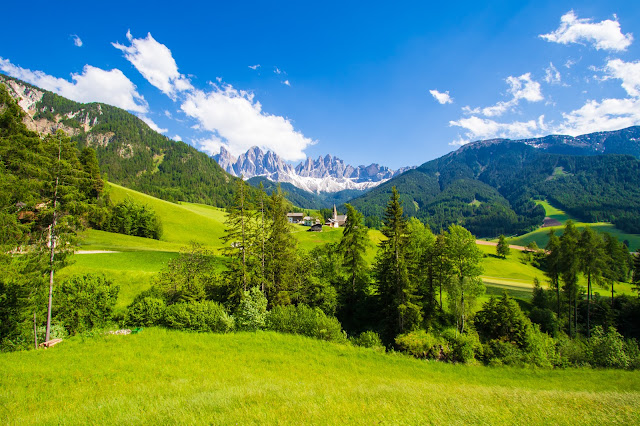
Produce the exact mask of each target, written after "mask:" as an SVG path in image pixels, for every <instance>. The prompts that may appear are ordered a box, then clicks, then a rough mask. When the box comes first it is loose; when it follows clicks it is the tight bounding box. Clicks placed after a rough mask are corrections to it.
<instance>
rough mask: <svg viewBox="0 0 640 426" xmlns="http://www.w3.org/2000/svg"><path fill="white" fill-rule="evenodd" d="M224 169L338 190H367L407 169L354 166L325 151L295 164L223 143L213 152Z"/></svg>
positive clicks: (304, 186)
mask: <svg viewBox="0 0 640 426" xmlns="http://www.w3.org/2000/svg"><path fill="white" fill-rule="evenodd" d="M213 159H214V160H216V161H217V162H218V164H219V165H220V167H222V168H223V169H224V170H225V171H226V172H227V173H230V174H232V175H234V176H242V177H244V178H245V179H251V178H253V177H256V176H264V177H266V178H268V179H269V180H271V181H274V182H288V183H291V184H293V185H294V186H296V187H298V188H300V189H303V190H305V191H309V192H316V193H320V192H338V191H343V190H346V189H356V190H367V189H370V188H374V187H376V186H378V185H379V184H381V183H383V182H386V181H387V180H389V179H391V178H392V177H394V176H397V175H399V174H401V173H403V172H405V171H407V170H409V169H411V168H410V167H403V168H401V169H398V170H395V171H394V170H391V169H390V168H388V167H385V166H380V165H379V164H370V165H369V166H358V167H354V166H352V165H350V164H345V162H344V161H343V160H341V159H340V158H338V157H334V156H331V155H326V156H325V157H318V158H317V159H316V160H313V159H311V158H310V157H307V159H306V160H305V161H303V162H301V163H300V164H298V165H297V166H296V167H293V166H292V165H291V164H288V163H286V162H285V161H283V160H282V159H281V158H280V157H279V156H278V155H277V154H275V153H274V152H272V151H267V152H263V151H262V150H261V149H260V148H259V147H257V146H254V147H251V148H249V150H248V151H247V152H245V153H243V154H240V156H238V158H235V157H234V156H233V155H231V153H229V151H227V150H226V149H225V148H224V147H221V148H220V154H217V155H214V156H213Z"/></svg>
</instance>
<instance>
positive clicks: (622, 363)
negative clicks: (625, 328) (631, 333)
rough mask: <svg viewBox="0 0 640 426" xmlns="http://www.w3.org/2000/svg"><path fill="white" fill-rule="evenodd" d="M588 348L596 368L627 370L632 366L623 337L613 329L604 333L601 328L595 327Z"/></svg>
mask: <svg viewBox="0 0 640 426" xmlns="http://www.w3.org/2000/svg"><path fill="white" fill-rule="evenodd" d="M587 347H588V350H589V352H590V357H589V358H590V359H591V361H592V363H593V365H594V366H596V367H606V368H627V367H628V366H629V364H630V361H631V360H630V359H629V356H628V355H627V354H626V352H625V342H624V340H623V338H622V335H621V334H620V333H618V332H617V331H616V330H615V329H613V328H610V329H609V330H608V331H604V330H603V328H602V327H600V326H596V327H594V329H593V331H592V333H591V338H590V339H589V343H588V345H587Z"/></svg>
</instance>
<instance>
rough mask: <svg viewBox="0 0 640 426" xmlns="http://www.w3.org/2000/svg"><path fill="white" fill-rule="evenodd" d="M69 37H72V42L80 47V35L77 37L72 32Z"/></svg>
mask: <svg viewBox="0 0 640 426" xmlns="http://www.w3.org/2000/svg"><path fill="white" fill-rule="evenodd" d="M71 38H73V44H75V45H76V47H82V40H81V39H80V37H78V36H77V35H75V34H73V35H71Z"/></svg>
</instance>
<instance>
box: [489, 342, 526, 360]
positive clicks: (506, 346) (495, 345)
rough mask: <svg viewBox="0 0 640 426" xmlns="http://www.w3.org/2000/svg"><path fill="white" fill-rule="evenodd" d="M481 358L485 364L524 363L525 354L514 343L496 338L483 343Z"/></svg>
mask: <svg viewBox="0 0 640 426" xmlns="http://www.w3.org/2000/svg"><path fill="white" fill-rule="evenodd" d="M483 359H484V362H485V364H488V365H491V366H498V365H516V366H523V365H524V364H525V354H524V352H523V351H522V350H521V349H520V348H518V346H517V345H516V344H515V343H513V342H505V341H503V340H497V339H494V340H490V341H488V342H487V343H485V344H484V346H483Z"/></svg>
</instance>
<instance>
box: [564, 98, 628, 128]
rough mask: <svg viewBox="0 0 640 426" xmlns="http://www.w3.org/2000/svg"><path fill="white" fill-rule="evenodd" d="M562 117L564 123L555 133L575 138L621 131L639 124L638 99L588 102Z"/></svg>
mask: <svg viewBox="0 0 640 426" xmlns="http://www.w3.org/2000/svg"><path fill="white" fill-rule="evenodd" d="M562 116H563V118H564V122H563V123H562V124H561V125H560V126H558V127H557V128H556V129H555V133H561V134H567V135H572V136H577V135H583V134H585V133H592V132H600V131H607V130H618V129H623V128H625V127H630V126H634V125H638V124H640V99H637V98H636V99H604V100H602V102H598V101H595V100H590V101H588V102H587V103H586V104H585V105H584V106H582V107H581V108H579V109H577V110H574V111H571V112H569V113H563V114H562Z"/></svg>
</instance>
